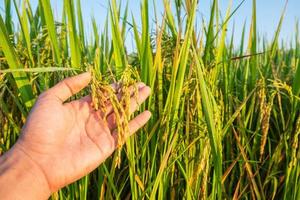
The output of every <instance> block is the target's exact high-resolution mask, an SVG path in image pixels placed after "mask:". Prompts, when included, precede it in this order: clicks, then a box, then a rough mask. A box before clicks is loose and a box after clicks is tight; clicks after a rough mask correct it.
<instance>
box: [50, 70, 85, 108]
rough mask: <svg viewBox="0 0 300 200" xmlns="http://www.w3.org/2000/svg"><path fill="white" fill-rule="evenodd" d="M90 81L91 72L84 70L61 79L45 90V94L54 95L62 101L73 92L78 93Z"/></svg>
mask: <svg viewBox="0 0 300 200" xmlns="http://www.w3.org/2000/svg"><path fill="white" fill-rule="evenodd" d="M90 81H91V74H90V73H89V72H85V73H82V74H79V75H77V76H73V77H69V78H66V79H64V80H62V81H61V82H59V83H58V84H56V85H55V86H54V87H52V88H50V89H49V90H48V91H46V94H47V95H49V96H52V95H54V96H56V97H57V98H58V99H60V100H61V101H62V102H64V101H66V100H67V99H68V98H70V97H71V96H73V95H74V94H76V93H78V92H79V91H80V90H82V89H83V88H84V87H86V86H87V85H88V84H89V82H90Z"/></svg>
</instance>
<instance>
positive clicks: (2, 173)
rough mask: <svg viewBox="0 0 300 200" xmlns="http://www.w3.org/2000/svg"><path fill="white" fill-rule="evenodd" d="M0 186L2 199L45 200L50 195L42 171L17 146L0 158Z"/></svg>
mask: <svg viewBox="0 0 300 200" xmlns="http://www.w3.org/2000/svg"><path fill="white" fill-rule="evenodd" d="M0 185H1V187H0V196H1V197H3V198H4V199H47V198H48V197H49V196H50V195H51V191H50V189H49V185H48V182H47V179H46V177H45V175H44V173H43V172H42V170H41V169H40V168H39V166H37V165H36V163H34V161H33V160H32V159H31V158H30V157H29V156H28V155H26V153H25V152H24V151H23V150H22V149H21V148H18V147H17V145H15V146H14V147H13V148H12V149H11V150H9V151H8V152H6V153H5V154H4V155H2V156H0ZM5 197H6V198H5Z"/></svg>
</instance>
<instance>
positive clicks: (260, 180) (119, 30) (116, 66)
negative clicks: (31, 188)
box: [0, 0, 300, 200]
mask: <svg viewBox="0 0 300 200" xmlns="http://www.w3.org/2000/svg"><path fill="white" fill-rule="evenodd" d="M162 1H163V5H164V12H163V14H162V18H161V21H159V20H158V18H155V19H150V16H157V15H158V13H156V12H157V11H156V10H155V9H154V11H153V10H150V9H149V5H148V4H149V2H148V1H147V0H141V1H140V2H139V3H140V5H141V6H140V8H141V16H140V21H141V24H138V23H137V20H136V19H135V17H136V16H130V13H131V12H130V8H128V6H126V7H125V9H122V8H123V5H124V3H125V2H124V1H117V0H111V1H109V7H108V9H107V19H106V23H105V25H104V29H103V30H102V31H100V30H99V29H98V27H97V22H96V20H95V19H94V18H92V19H91V21H92V24H93V25H92V29H93V34H92V35H91V36H89V38H88V34H87V32H86V28H87V27H85V24H83V17H82V12H81V3H82V2H81V1H80V0H76V1H75V0H64V1H63V13H62V15H61V19H55V18H54V14H53V13H54V10H53V8H52V7H51V3H50V0H39V1H38V6H37V8H36V9H35V10H33V9H32V5H31V3H30V1H28V0H25V1H21V4H18V2H17V1H16V0H4V12H3V13H1V16H0V41H1V43H0V108H1V109H0V134H1V135H0V154H2V153H3V152H5V151H7V150H8V149H9V148H10V147H11V146H12V145H13V144H14V142H15V141H16V140H17V138H18V136H19V134H20V131H21V130H20V129H21V127H22V125H23V124H24V122H25V119H26V116H27V115H28V113H29V111H30V109H31V107H32V106H33V104H34V101H35V99H36V98H37V96H38V95H39V94H40V93H41V92H43V91H44V90H46V89H48V88H49V87H51V86H53V85H54V84H55V83H57V82H58V81H59V80H61V79H63V78H64V77H68V76H71V75H74V74H77V73H80V72H83V71H88V70H89V71H91V72H92V74H93V80H92V83H91V85H90V88H89V89H87V90H86V91H84V92H82V93H80V94H78V95H77V96H76V97H75V98H79V97H81V96H84V95H86V94H89V93H91V94H92V97H93V106H94V107H95V109H101V111H103V112H104V113H105V108H104V107H103V105H104V104H103V103H105V102H106V101H108V100H110V101H112V102H113V106H114V108H113V109H114V111H115V112H116V113H118V115H117V116H119V117H122V116H126V120H124V121H123V122H121V121H119V123H118V127H117V128H118V133H119V137H120V138H122V136H123V134H124V132H125V131H126V130H127V124H126V123H127V122H128V120H129V119H130V117H131V116H130V115H129V112H128V98H130V95H132V94H130V87H131V85H132V84H134V83H136V82H139V81H142V82H144V83H145V84H147V85H149V86H150V87H151V88H152V91H153V92H152V94H151V96H150V98H149V100H147V102H146V104H145V105H143V106H141V109H140V111H139V112H141V111H143V110H145V109H147V110H150V111H152V113H153V116H152V118H151V120H150V122H149V123H148V124H147V125H146V126H145V127H144V128H143V130H141V131H139V133H137V134H136V135H134V136H132V137H131V138H130V139H129V140H128V141H127V142H126V143H125V144H124V145H123V144H122V143H120V144H118V147H119V148H118V150H117V152H116V153H115V154H114V155H113V156H112V157H111V158H109V159H107V160H106V161H105V163H103V164H102V165H100V166H99V167H98V168H97V169H96V170H94V171H93V172H92V173H91V174H89V175H87V176H86V177H84V178H82V179H81V180H79V181H77V182H75V183H73V184H71V185H69V186H67V187H65V188H63V189H61V190H60V191H58V192H57V193H55V194H53V195H52V197H51V198H52V199H288V200H290V199H295V200H298V199H300V147H299V136H300V105H299V100H300V97H299V95H300V38H299V26H298V23H296V27H295V33H294V39H293V40H292V41H289V42H290V43H291V44H292V45H291V47H285V46H282V45H280V41H279V34H280V30H281V26H282V23H283V18H284V14H285V8H283V11H282V15H281V18H280V19H278V27H277V29H276V30H274V37H273V40H271V41H268V40H266V39H263V38H262V37H261V36H260V35H259V34H258V32H257V28H256V24H257V18H256V1H255V0H253V1H252V18H251V26H250V33H249V38H245V31H246V28H245V26H244V29H243V34H242V37H241V39H240V40H241V43H240V46H238V45H237V44H234V40H233V38H234V37H235V36H234V35H233V33H232V35H228V32H227V27H228V26H229V21H230V20H231V17H232V16H233V15H234V14H235V12H236V10H237V9H239V6H240V5H241V4H242V3H243V1H242V2H241V3H240V4H239V5H238V7H232V6H231V3H230V4H229V6H228V9H227V12H226V15H225V16H224V18H220V17H219V16H220V15H219V12H220V11H219V6H218V1H217V0H212V1H211V11H210V18H209V21H208V22H203V24H202V27H200V30H199V27H196V21H198V20H200V21H201V18H200V17H199V16H198V15H197V14H196V13H197V8H198V6H201V5H198V1H197V0H185V1H183V0H177V1H170V0H162ZM153 2H154V7H155V1H153ZM125 4H126V3H125ZM121 5H122V6H121ZM151 12H153V14H150V13H151ZM13 13H16V15H17V21H12V15H13ZM153 20H154V26H152V23H153V22H152V21H153ZM151 27H154V28H153V29H151ZM126 32H131V33H132V35H133V40H134V44H135V49H134V52H130V53H129V52H128V49H127V48H126V45H125V40H126ZM245 41H248V43H247V45H244V44H245V43H246V42H245ZM283 44H284V43H283ZM236 47H238V48H236ZM111 83H116V84H115V85H110V84H111ZM116 90H118V91H121V92H122V94H124V95H123V98H122V99H118V97H117V96H116V92H115V91H116ZM134 91H136V90H134ZM134 93H135V92H134ZM104 94H106V95H104ZM107 94H109V95H107ZM133 95H135V94H133ZM107 96H108V99H107V98H106V97H107ZM135 114H138V113H135ZM120 141H121V140H120ZM122 142H123V141H122ZM121 147H122V148H121ZM116 166H118V167H116Z"/></svg>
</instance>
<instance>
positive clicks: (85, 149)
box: [0, 72, 151, 193]
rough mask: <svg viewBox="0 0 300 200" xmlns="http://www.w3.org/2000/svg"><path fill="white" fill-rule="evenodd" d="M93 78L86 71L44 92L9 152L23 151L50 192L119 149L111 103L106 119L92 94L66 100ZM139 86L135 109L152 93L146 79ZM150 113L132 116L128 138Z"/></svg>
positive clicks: (134, 104)
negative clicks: (96, 108)
mask: <svg viewBox="0 0 300 200" xmlns="http://www.w3.org/2000/svg"><path fill="white" fill-rule="evenodd" d="M90 79H91V75H90V73H88V72H86V73H83V74H80V75H78V76H75V77H71V78H67V79H65V80H63V81H62V82H60V83H58V84H57V85H55V86H54V87H53V88H51V89H49V90H48V91H46V92H44V93H43V94H41V95H40V96H39V98H38V100H37V102H36V104H35V106H34V107H33V109H32V110H31V113H30V115H29V117H28V119H27V121H26V124H25V125H24V127H23V129H22V134H21V136H20V138H19V140H18V141H17V143H16V144H15V145H14V147H13V148H12V149H11V152H9V153H7V154H8V155H9V154H10V155H19V156H18V157H19V159H21V158H20V157H22V159H21V160H26V162H25V161H24V163H30V164H28V166H31V165H32V167H31V168H32V169H35V170H34V172H31V173H32V174H34V175H35V176H39V177H38V178H39V182H40V183H45V184H47V189H48V190H49V193H52V192H54V191H57V190H58V189H60V188H62V187H64V186H66V185H67V184H70V183H72V182H74V181H76V180H78V179H79V178H81V177H82V176H84V175H86V174H88V173H89V172H91V171H92V170H93V169H95V168H96V167H97V166H99V165H100V164H101V163H102V162H103V161H104V160H105V159H106V158H107V157H109V156H110V155H111V154H112V153H113V152H114V150H115V149H116V145H117V132H116V131H115V128H116V122H115V118H114V113H113V110H112V106H111V105H107V110H108V113H111V114H109V115H108V117H107V123H105V122H104V120H103V115H102V114H101V112H100V111H95V110H94V109H93V107H92V106H91V98H90V96H87V97H83V98H81V99H79V100H75V101H71V102H69V103H64V102H65V101H66V100H67V99H68V98H69V97H71V96H72V95H74V94H75V93H77V92H79V91H80V90H81V89H83V88H84V87H85V86H87V85H88V83H89V82H90ZM138 88H139V92H138V97H137V98H135V97H132V98H131V102H130V103H131V105H130V112H131V113H132V112H134V111H135V110H136V109H137V108H138V105H140V104H141V103H142V102H144V101H145V100H146V98H147V97H148V96H149V94H150V88H149V87H147V86H145V85H144V84H143V83H139V84H138ZM136 101H138V102H136ZM150 116H151V114H150V112H149V111H145V112H143V113H141V114H140V115H138V116H137V117H136V118H134V119H133V120H131V121H130V122H129V130H130V132H129V133H127V135H126V137H129V136H130V135H132V134H133V133H134V132H135V131H137V130H138V129H139V128H141V127H142V126H143V125H144V124H145V123H146V122H147V121H148V120H149V118H150ZM3 157H5V155H4V156H3ZM11 157H14V156H11ZM2 160H4V159H2ZM0 163H1V162H0ZM12 163H13V162H12ZM24 173H26V172H24ZM36 178H37V177H36ZM0 180H1V179H0ZM0 193H1V192H0Z"/></svg>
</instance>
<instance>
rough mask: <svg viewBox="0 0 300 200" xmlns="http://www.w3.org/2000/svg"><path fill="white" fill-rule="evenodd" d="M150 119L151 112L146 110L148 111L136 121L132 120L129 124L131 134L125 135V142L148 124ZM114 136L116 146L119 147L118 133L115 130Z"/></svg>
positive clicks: (135, 119) (137, 117) (136, 118)
mask: <svg viewBox="0 0 300 200" xmlns="http://www.w3.org/2000/svg"><path fill="white" fill-rule="evenodd" d="M150 117H151V112H150V111H148V110H146V111H144V112H142V113H141V114H139V115H138V116H136V117H135V118H134V119H132V120H131V121H130V122H129V123H128V128H129V132H128V133H125V141H126V139H127V138H128V137H130V136H131V135H133V134H134V133H135V132H136V131H137V130H139V129H140V128H142V127H143V126H144V125H145V124H146V123H147V122H148V120H149V119H150ZM112 136H113V138H114V140H115V144H116V145H117V144H118V131H117V130H114V131H113V134H112ZM125 141H123V142H125Z"/></svg>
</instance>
